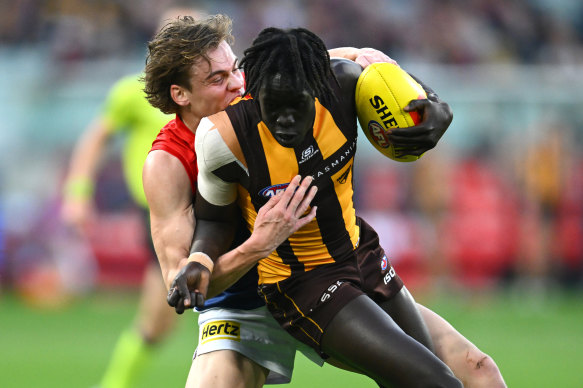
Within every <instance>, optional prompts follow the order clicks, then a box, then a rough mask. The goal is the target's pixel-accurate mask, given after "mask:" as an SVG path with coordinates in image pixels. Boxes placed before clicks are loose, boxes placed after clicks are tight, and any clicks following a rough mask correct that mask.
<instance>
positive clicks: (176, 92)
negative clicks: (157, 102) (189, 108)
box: [170, 85, 189, 106]
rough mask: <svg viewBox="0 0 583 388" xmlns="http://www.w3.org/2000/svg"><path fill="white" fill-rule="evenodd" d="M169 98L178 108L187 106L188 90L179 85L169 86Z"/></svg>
mask: <svg viewBox="0 0 583 388" xmlns="http://www.w3.org/2000/svg"><path fill="white" fill-rule="evenodd" d="M170 96H171V97H172V100H174V102H175V103H176V104H178V105H180V106H186V105H188V103H189V101H188V90H186V89H185V88H183V87H182V86H179V85H171V86H170Z"/></svg>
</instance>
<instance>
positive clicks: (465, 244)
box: [0, 0, 583, 298]
mask: <svg viewBox="0 0 583 388" xmlns="http://www.w3.org/2000/svg"><path fill="white" fill-rule="evenodd" d="M176 4H182V5H185V6H192V7H197V8H199V9H202V10H204V11H206V12H207V13H209V14H210V13H219V12H220V13H225V14H228V15H229V16H231V17H232V18H233V22H234V25H233V32H234V35H235V37H236V40H235V44H234V50H235V53H237V54H238V55H239V56H241V55H242V53H243V50H244V49H245V48H246V47H247V46H248V45H249V44H250V43H251V41H252V39H253V37H254V36H255V35H256V34H257V33H258V32H259V31H260V30H261V29H262V28H264V27H266V26H270V25H276V26H284V27H286V26H303V27H307V28H309V29H311V30H313V31H314V32H316V33H317V34H319V35H320V36H321V37H322V38H323V39H324V41H325V43H326V44H327V45H328V47H339V46H355V47H374V48H377V49H380V50H382V51H384V52H386V53H388V54H389V55H390V56H392V57H393V58H395V59H397V60H398V61H399V63H401V64H402V65H411V66H413V67H415V66H421V65H422V64H424V65H425V66H428V67H429V68H430V69H431V68H432V67H435V68H436V69H439V71H437V70H436V71H435V72H432V73H431V74H434V78H433V82H431V81H429V82H428V83H429V84H430V85H432V86H435V83H436V84H440V82H446V83H447V85H445V87H441V88H437V89H438V91H441V90H442V89H445V92H446V94H445V97H444V98H445V99H446V100H447V101H448V102H449V101H451V102H450V103H451V104H452V107H453V108H454V123H453V124H452V129H450V131H448V133H446V135H445V136H444V138H443V139H442V142H441V143H440V144H439V145H438V147H437V148H436V150H434V151H432V152H430V153H428V154H427V155H425V156H424V157H423V158H422V159H421V160H419V161H418V162H415V163H407V164H403V163H396V162H392V161H388V160H386V159H383V158H382V157H381V156H379V155H375V152H376V151H372V148H371V149H370V150H371V151H370V152H369V149H367V148H366V146H367V145H366V144H362V145H361V150H362V149H364V151H361V153H363V154H364V157H362V158H361V160H360V161H357V168H358V170H359V173H358V175H357V176H356V179H357V180H358V183H357V185H356V187H357V188H358V192H357V193H356V200H357V206H358V209H359V210H360V211H361V212H362V214H363V215H364V216H365V218H367V219H369V221H370V222H371V223H372V224H373V225H375V226H376V228H377V230H379V232H380V235H381V239H382V241H383V246H385V249H386V250H387V252H388V253H389V256H390V257H391V259H392V260H393V261H394V262H395V265H396V268H397V270H399V271H400V272H401V273H402V274H403V277H404V278H405V279H406V281H410V282H411V283H414V284H417V285H419V287H421V286H425V287H433V286H442V285H457V286H460V287H472V288H483V287H496V286H499V285H501V284H511V283H514V284H522V283H524V284H527V285H528V286H532V287H547V286H550V285H561V286H564V287H583V154H582V153H581V151H580V149H581V140H582V137H581V135H582V134H583V114H582V113H581V112H580V111H581V109H580V108H579V106H581V104H582V103H583V100H577V99H576V98H577V97H578V96H580V95H581V93H580V92H578V90H581V88H579V87H576V85H571V86H573V89H572V90H569V89H566V88H568V87H569V83H570V78H568V76H565V77H566V78H564V74H563V73H560V74H558V73H553V72H552V71H551V72H549V71H548V68H549V67H555V66H556V68H557V69H561V70H560V72H568V69H580V68H581V65H583V3H582V2H580V1H577V0H515V1H504V0H410V1H396V0H369V1H365V2H363V1H357V0H297V1H294V0H279V1H267V0H248V1H236V0H224V1H211V0H208V1H179V2H178V1H173V0H127V1H118V0H89V1H74V0H47V1H38V0H15V1H9V2H8V1H4V2H0V52H1V53H2V54H1V55H0V57H3V58H4V59H0V70H3V74H2V78H3V79H2V80H1V82H2V85H3V89H5V90H6V89H7V88H6V87H5V86H7V85H9V86H10V85H12V84H10V83H9V81H10V80H9V77H16V78H18V77H19V74H25V75H22V76H21V77H22V80H23V82H24V84H23V85H24V86H25V88H22V89H26V90H32V91H33V92H34V93H32V94H34V95H35V98H36V100H32V101H28V100H27V102H26V103H24V102H23V105H26V106H34V107H35V110H37V114H38V112H41V114H42V112H46V111H48V110H53V111H56V112H66V114H61V113H56V114H55V118H54V119H51V120H47V123H46V126H48V128H51V125H53V127H58V129H59V131H52V132H51V131H49V134H48V135H47V134H46V133H43V134H42V135H41V132H42V131H38V132H35V130H36V129H35V128H36V127H37V126H38V120H30V121H29V122H26V121H22V122H24V124H22V122H21V121H18V122H17V121H14V122H11V121H9V120H8V121H6V122H5V123H4V124H0V125H3V127H5V128H7V130H6V131H5V130H3V131H2V133H3V136H4V135H6V136H7V137H6V139H7V141H8V142H9V143H10V144H12V145H13V146H12V147H8V146H7V145H6V144H5V145H4V146H0V151H3V152H0V154H3V156H2V157H1V158H0V160H1V161H2V164H3V167H2V169H0V199H1V200H0V287H2V288H10V287H13V286H14V287H18V288H20V289H21V290H23V292H24V294H26V295H28V294H30V295H31V298H38V295H36V294H37V293H38V290H36V288H38V286H35V285H38V284H42V285H43V292H44V293H45V294H46V295H49V296H48V297H50V293H48V292H47V291H46V290H50V289H51V287H52V289H54V293H55V294H59V292H62V291H63V290H62V288H63V287H65V288H66V289H67V290H68V291H71V293H78V292H82V291H83V290H87V289H91V287H93V286H94V285H95V284H105V285H107V284H119V283H124V282H125V283H126V284H130V285H135V284H137V283H138V279H139V278H140V274H139V271H140V270H141V269H142V268H143V265H144V264H145V263H146V261H147V260H146V259H142V258H141V257H140V255H141V254H142V253H143V247H142V244H143V243H145V237H144V236H145V233H147V231H146V230H143V228H140V226H139V225H140V224H139V222H138V221H137V218H136V217H137V216H136V212H135V210H136V209H134V208H133V207H132V205H131V203H130V201H129V200H128V197H127V194H126V192H125V187H124V186H123V183H122V179H121V175H120V173H119V168H118V167H119V165H118V164H119V160H118V159H116V157H115V156H113V157H112V158H111V160H109V161H108V162H107V163H109V165H110V167H109V168H106V169H105V170H104V173H103V174H102V175H103V176H102V177H101V184H100V185H98V193H97V194H98V195H97V202H98V207H99V208H100V209H101V211H102V217H101V218H99V219H98V220H96V224H95V233H94V234H93V237H91V238H90V241H81V240H80V239H78V238H76V237H75V236H71V233H70V231H68V230H66V229H65V228H62V227H60V226H59V223H58V221H57V219H58V215H57V214H58V208H59V193H60V187H59V185H60V184H62V177H63V174H64V171H63V170H64V168H65V165H66V163H67V161H68V157H69V155H70V151H71V147H72V144H73V142H74V141H75V140H76V135H78V134H79V133H80V131H81V130H82V125H81V124H80V123H83V120H85V121H89V120H90V119H91V117H89V116H90V114H89V113H90V112H95V110H96V107H97V105H98V103H97V102H99V101H100V100H101V98H102V97H103V96H104V94H105V92H106V86H107V84H110V83H111V82H112V81H113V79H114V77H113V76H110V78H107V76H104V78H102V79H100V78H99V77H100V75H103V74H105V73H108V74H112V73H119V75H121V74H123V72H125V70H126V67H127V66H126V65H127V63H131V64H132V66H134V65H135V66H134V67H135V68H140V66H143V61H144V54H145V47H146V46H145V45H146V42H147V41H148V39H149V38H150V37H151V36H152V34H153V32H154V31H155V29H156V28H157V21H158V15H160V14H161V13H162V12H163V10H164V9H166V8H168V7H169V6H171V5H176ZM26 49H29V50H30V49H32V50H34V51H35V52H42V56H41V57H40V58H41V61H46V62H43V63H41V64H38V66H40V67H43V66H44V67H49V66H50V68H51V69H52V70H51V71H50V72H49V73H48V75H47V74H42V76H43V77H44V79H43V81H42V82H37V84H42V85H41V86H42V87H43V88H44V89H43V90H42V91H40V90H36V89H34V87H35V86H37V87H38V85H34V84H35V82H33V80H34V78H32V79H31V77H30V76H28V75H26V74H27V73H25V71H26V66H19V67H21V68H18V69H16V68H11V67H10V66H11V65H10V64H9V62H2V61H4V60H6V58H8V57H12V56H14V57H17V55H16V54H17V53H20V52H21V51H22V50H26ZM5 54H6V55H5ZM34 58H35V59H34V61H38V58H39V57H34ZM108 61H111V63H113V65H111V64H109V63H110V62H108ZM6 63H8V64H6ZM18 63H24V62H18ZM95 63H99V64H100V66H99V69H101V71H102V72H103V73H100V72H99V71H100V70H99V69H95V68H94V67H92V66H95ZM104 63H108V64H109V65H108V66H101V65H102V64H104ZM109 66H112V67H109ZM479 66H494V68H493V69H494V70H493V71H494V72H497V73H498V74H497V76H498V78H497V80H498V81H497V82H498V83H499V87H498V89H496V88H494V89H493V90H494V95H493V96H492V95H489V96H484V95H483V94H481V93H480V92H484V93H485V91H486V90H485V89H486V87H488V86H491V85H489V80H488V74H487V73H480V70H478V73H476V70H475V68H476V67H479ZM495 66H505V67H504V68H505V69H508V68H510V69H513V70H512V71H510V72H509V73H508V74H516V73H520V74H526V73H528V74H533V76H532V77H531V78H527V80H528V79H534V80H536V82H538V81H541V84H544V85H556V83H555V84H553V82H554V81H555V80H554V79H550V78H552V77H555V78H556V79H557V80H559V82H563V84H561V85H559V87H558V89H559V93H555V94H553V93H552V88H548V89H547V91H548V92H549V93H550V94H552V96H553V97H552V98H550V102H548V101H547V99H546V98H545V96H543V97H541V98H540V99H537V96H538V95H539V94H538V93H536V94H535V93H530V94H528V93H527V94H526V95H523V96H520V97H519V98H517V99H514V97H516V96H515V95H512V94H511V93H510V94H506V89H504V87H505V86H508V85H509V84H512V83H513V82H514V79H509V80H508V81H506V80H505V78H504V77H505V74H506V73H504V74H502V75H501V74H500V73H501V70H500V71H499V69H501V67H495ZM12 67H14V66H12ZM405 67H406V68H409V67H407V66H405ZM112 68H113V69H114V70H113V71H110V69H112ZM419 68H421V69H426V68H427V67H419ZM470 68H473V69H474V70H473V72H472V73H471V74H472V75H473V76H472V78H473V81H476V79H475V78H476V76H475V75H476V74H482V76H483V79H481V80H477V81H479V82H481V83H479V82H478V83H477V84H476V85H481V87H483V89H481V90H479V91H478V90H475V91H474V93H473V94H471V98H470V99H468V98H467V97H468V95H466V94H464V93H459V90H462V89H463V88H464V86H465V87H466V89H463V90H467V87H468V86H467V85H470V86H469V87H471V85H472V84H471V83H469V84H468V83H467V82H465V81H467V78H464V76H467V75H466V73H465V71H466V70H467V69H470ZM87 69H89V70H87ZM104 69H106V70H104ZM490 69H492V67H490ZM539 69H543V70H544V69H546V71H544V72H543V71H542V70H541V72H540V73H539ZM19 71H20V72H21V73H19ZM84 71H85V73H84ZM31 73H32V72H31ZM73 73H74V74H76V76H77V78H73V76H72V75H71V74H73ZM444 73H446V74H448V75H449V77H446V78H442V77H440V75H441V74H444ZM574 73H576V71H574ZM9 74H10V76H9ZM561 74H563V75H561ZM565 74H566V73H565ZM87 75H89V77H88V76H87ZM417 75H419V74H417ZM452 75H453V77H452ZM549 75H550V76H549ZM456 76H458V77H459V80H460V83H459V85H455V84H452V83H451V82H449V80H451V79H455V77H456ZM561 77H563V78H561ZM421 78H423V77H421ZM576 78H577V79H578V78H579V77H576ZM46 79H50V80H51V82H47V81H46ZM67 79H73V80H82V81H76V82H77V88H78V89H83V93H78V94H75V93H71V94H72V95H66V97H63V95H64V94H63V92H62V88H63V85H65V84H66V82H65V81H66V80H67ZM443 80H446V81H443ZM543 81H544V83H543ZM27 82H28V83H27ZM80 82H84V83H83V84H82V85H83V86H81V87H79V86H78V85H79V84H80ZM90 82H92V83H90ZM526 84H527V85H524V86H525V87H530V88H531V89H528V90H530V91H532V90H537V89H536V86H537V85H533V84H532V82H531V83H530V84H529V82H526ZM86 85H90V86H91V87H93V89H91V87H89V88H88V87H86ZM96 85H98V86H99V85H101V86H102V88H101V89H99V88H98V87H97V86H96ZM19 86H22V85H19ZM458 87H459V88H458ZM27 88H28V89H27ZM8 89H10V88H9V87H8ZM53 89H54V90H57V91H59V92H60V94H55V95H52V94H51V90H53ZM78 89H70V90H74V91H78ZM54 90H53V91H54ZM67 90H69V89H67ZM456 90H457V91H458V94H456ZM500 91H502V92H500ZM19 92H20V91H19V90H14V89H13V92H11V93H13V94H11V95H8V94H7V93H8V92H6V91H5V92H3V93H4V94H3V93H0V101H3V104H2V105H4V106H6V105H7V104H17V103H18V99H19V94H18V93H19ZM513 92H516V90H513ZM539 92H543V93H544V91H539ZM22 93H24V92H22ZM23 95H24V94H23ZM87 96H89V98H86V97H87ZM448 96H449V97H451V98H448ZM476 96H477V97H476ZM41 97H44V99H43V100H42V101H43V103H42V104H39V103H38V102H39V99H40V98H41ZM26 98H27V99H29V98H30V95H28V94H27V95H26ZM15 101H16V102H15ZM525 101H526V103H527V105H521V104H523V103H524V102H525ZM31 102H33V103H34V105H32V104H30V103H31ZM51 102H53V103H54V105H51ZM57 102H60V105H59V107H60V108H59V107H57V105H56V103H57ZM19 109H21V111H22V112H23V113H24V112H27V110H26V109H25V108H24V107H21V108H19ZM59 109H61V111H59ZM542 109H545V112H544V114H543V113H540V112H539V111H540V110H542ZM549 111H552V113H549ZM7 112H8V109H7V108H6V109H5V111H3V110H2V109H0V113H1V114H3V115H5V113H7ZM19 112H20V111H16V113H19ZM71 112H73V113H71ZM74 112H76V115H75V113H74ZM16 113H13V111H11V112H10V116H11V117H14V116H18V115H17V114H16ZM69 115H72V116H69ZM22 116H25V115H24V114H23V115H22ZM492 116H503V119H504V120H503V122H502V123H500V121H495V120H494V119H493V118H492ZM74 118H77V119H76V120H77V121H75V120H74ZM472 118H475V120H472ZM493 122H495V123H496V126H495V125H493V124H492V123H493ZM6 123H8V125H7V124H6ZM51 123H52V124H51ZM521 125H522V126H521ZM460 127H463V130H462V129H460ZM11 128H19V129H21V130H20V131H17V133H14V132H12V133H10V134H9V130H10V129H11ZM510 128H511V130H510ZM450 132H452V133H451V134H450ZM51 133H52V135H53V136H54V138H59V139H60V140H59V141H58V142H54V141H53V142H51V141H50V140H46V139H48V138H49V136H50V135H51ZM456 133H457V134H458V135H456ZM472 133H475V137H473V138H472V140H471V141H470V140H468V136H471V134H472ZM460 134H461V135H460ZM501 134H503V135H504V136H501ZM462 136H465V137H466V141H465V142H463V144H464V146H463V147H461V146H459V145H460V144H462V142H456V140H459V138H460V137H462ZM39 139H42V140H39ZM38 143H43V144H44V145H45V146H46V145H48V144H50V145H51V149H47V148H48V146H47V147H45V148H43V147H41V145H42V144H38ZM20 146H21V147H23V148H22V149H24V150H26V149H27V148H26V147H27V146H28V147H33V148H34V152H33V153H36V154H37V157H46V158H48V159H47V160H49V161H47V162H46V163H45V162H43V163H40V164H44V165H45V167H46V166H50V167H51V168H52V169H53V170H55V171H56V172H55V173H54V174H52V175H51V174H49V176H50V177H51V182H50V183H46V184H45V183H43V184H39V183H38V182H44V181H43V180H42V179H43V177H44V178H46V176H47V174H46V173H45V172H42V173H41V172H38V171H39V170H38V168H39V163H33V162H31V161H30V160H29V159H28V158H27V159H26V160H25V161H23V160H20V159H16V160H15V159H9V158H8V156H7V155H17V156H20V155H22V154H25V155H27V154H29V153H30V148H29V149H28V151H19V148H18V147H20ZM9 148H10V149H9ZM39 155H40V156H39ZM17 156H15V158H16V157H17ZM18 169H21V173H20V175H22V177H21V178H19V179H17V178H15V172H14V171H17V170H18ZM35 171H37V172H36V173H35ZM40 171H43V170H40ZM24 176H27V177H28V178H27V179H29V180H28V181H26V180H25V181H24V182H25V183H23V182H22V180H24V179H25V178H23V177H24ZM21 179H22V180H21ZM33 180H34V181H35V182H36V183H37V184H36V185H35V184H34V183H32V182H30V181H33ZM15 182H16V183H15ZM28 184H30V187H31V191H36V194H32V193H30V192H29V193H28V194H27V195H25V196H24V197H23V196H22V194H21V193H19V196H18V199H16V195H15V194H13V193H14V192H17V191H15V190H17V188H22V186H27V185H28ZM39 186H42V187H41V188H40V189H39ZM15 187H16V188H15ZM26 198H31V200H30V201H27V200H26ZM33 199H34V200H33ZM39 199H40V200H41V201H39ZM15 204H16V206H15ZM24 209H26V212H23V210H24ZM25 213H26V214H25ZM15 214H17V215H15ZM124 260H125V264H120V263H124ZM39 263H40V264H39ZM115 263H117V264H115ZM122 267H123V268H122ZM31 268H32V269H34V270H31ZM120 268H121V269H120ZM116 273H117V274H118V276H117V277H116V276H115V274H116ZM63 279H65V280H63ZM47 284H48V285H49V286H47ZM48 297H47V296H45V298H48Z"/></svg>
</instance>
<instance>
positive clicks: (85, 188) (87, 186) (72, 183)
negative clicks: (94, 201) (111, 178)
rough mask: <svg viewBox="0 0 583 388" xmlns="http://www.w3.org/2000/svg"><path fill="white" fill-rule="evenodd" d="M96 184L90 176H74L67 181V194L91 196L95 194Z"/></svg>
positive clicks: (75, 196)
mask: <svg viewBox="0 0 583 388" xmlns="http://www.w3.org/2000/svg"><path fill="white" fill-rule="evenodd" d="M93 189H94V185H93V182H92V181H91V180H90V179H89V178H74V179H70V180H68V181H67V183H65V190H64V192H65V195H66V196H67V197H73V198H89V197H91V196H92V195H93Z"/></svg>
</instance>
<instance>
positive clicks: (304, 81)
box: [241, 27, 335, 100]
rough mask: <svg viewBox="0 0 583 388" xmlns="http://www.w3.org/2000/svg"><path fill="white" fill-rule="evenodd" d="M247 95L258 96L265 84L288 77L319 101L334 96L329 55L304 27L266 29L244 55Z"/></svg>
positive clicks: (320, 40) (315, 36)
mask: <svg viewBox="0 0 583 388" xmlns="http://www.w3.org/2000/svg"><path fill="white" fill-rule="evenodd" d="M241 66H242V67H243V71H244V72H245V82H246V85H247V86H246V87H247V90H246V91H245V93H246V94H250V95H251V96H254V97H257V93H258V91H259V88H260V87H261V86H262V84H263V83H264V82H265V81H266V80H267V79H270V78H271V77H273V76H274V75H275V74H278V73H280V74H283V75H286V76H288V77H287V78H288V79H289V80H291V82H292V83H293V86H294V87H298V88H306V90H309V91H310V92H312V93H313V95H314V97H318V98H319V99H321V100H322V99H324V100H326V99H331V98H332V96H333V92H332V88H331V86H330V79H335V77H334V74H333V73H332V70H331V69H330V55H329V54H328V50H327V48H326V45H325V44H324V42H323V41H322V39H320V38H319V37H318V36H317V35H316V34H314V33H313V32H311V31H309V30H307V29H305V28H292V29H285V30H284V29H279V28H275V27H270V28H266V29H264V30H263V31H261V32H260V33H259V35H258V36H257V38H255V40H254V41H253V44H252V45H251V47H249V48H248V49H247V50H245V52H244V57H243V59H242V60H241Z"/></svg>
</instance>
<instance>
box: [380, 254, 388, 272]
mask: <svg viewBox="0 0 583 388" xmlns="http://www.w3.org/2000/svg"><path fill="white" fill-rule="evenodd" d="M388 266H389V260H387V256H386V255H383V258H382V259H381V269H382V270H383V271H384V270H386V269H387V267H388Z"/></svg>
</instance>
